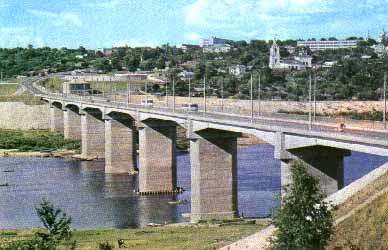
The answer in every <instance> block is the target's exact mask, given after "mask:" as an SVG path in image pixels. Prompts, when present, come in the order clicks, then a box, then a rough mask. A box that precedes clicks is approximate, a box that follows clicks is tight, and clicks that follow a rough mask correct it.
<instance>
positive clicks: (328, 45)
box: [297, 40, 360, 51]
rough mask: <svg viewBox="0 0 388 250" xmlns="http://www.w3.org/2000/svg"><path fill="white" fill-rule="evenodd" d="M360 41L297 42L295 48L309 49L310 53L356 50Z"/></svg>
mask: <svg viewBox="0 0 388 250" xmlns="http://www.w3.org/2000/svg"><path fill="white" fill-rule="evenodd" d="M359 42H360V40H329V41H298V42H297V47H309V48H310V49H311V51H317V50H326V49H350V48H356V47H357V45H358V43H359Z"/></svg>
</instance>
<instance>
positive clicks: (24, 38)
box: [0, 27, 45, 48]
mask: <svg viewBox="0 0 388 250" xmlns="http://www.w3.org/2000/svg"><path fill="white" fill-rule="evenodd" d="M28 44H33V45H34V46H37V47H42V46H45V42H44V41H43V39H42V38H41V37H39V36H36V35H34V34H32V33H31V31H30V30H29V29H27V28H24V27H0V47H5V48H9V47H15V46H16V47H17V46H19V47H26V46H27V45H28Z"/></svg>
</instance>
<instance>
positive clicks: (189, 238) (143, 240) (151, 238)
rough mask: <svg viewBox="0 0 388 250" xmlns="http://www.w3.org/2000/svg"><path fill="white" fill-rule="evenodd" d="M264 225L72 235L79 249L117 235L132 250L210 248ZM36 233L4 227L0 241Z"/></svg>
mask: <svg viewBox="0 0 388 250" xmlns="http://www.w3.org/2000/svg"><path fill="white" fill-rule="evenodd" d="M265 225H267V222H265V221H261V222H257V223H256V224H252V223H247V224H237V225H222V226H217V225H203V226H185V227H177V226H166V227H161V228H143V229H96V230H79V231H75V232H74V234H73V239H74V240H76V241H77V250H97V249H98V244H99V243H102V242H109V243H110V244H112V245H114V246H115V248H114V249H118V247H117V240H118V239H124V241H125V248H124V249H132V250H135V249H136V250H160V249H166V250H210V249H217V248H219V247H222V246H224V245H227V244H228V243H231V242H233V241H236V240H238V239H240V238H243V237H245V236H248V235H250V234H252V233H255V232H257V231H259V230H260V229H261V228H263V227H264V226H265ZM33 233H34V231H33V230H11V231H10V230H3V231H0V242H2V243H4V242H7V241H12V240H22V239H29V238H31V237H32V235H33Z"/></svg>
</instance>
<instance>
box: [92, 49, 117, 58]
mask: <svg viewBox="0 0 388 250" xmlns="http://www.w3.org/2000/svg"><path fill="white" fill-rule="evenodd" d="M98 52H100V53H101V54H103V55H104V56H108V57H109V56H111V55H112V54H113V49H109V48H99V49H97V50H96V53H98Z"/></svg>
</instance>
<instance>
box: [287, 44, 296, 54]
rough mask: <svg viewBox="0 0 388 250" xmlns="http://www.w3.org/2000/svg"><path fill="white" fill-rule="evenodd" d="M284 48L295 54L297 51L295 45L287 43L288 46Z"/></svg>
mask: <svg viewBox="0 0 388 250" xmlns="http://www.w3.org/2000/svg"><path fill="white" fill-rule="evenodd" d="M284 48H285V49H286V50H287V52H288V53H290V54H294V53H295V51H296V48H295V47H294V46H290V45H287V46H284Z"/></svg>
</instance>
